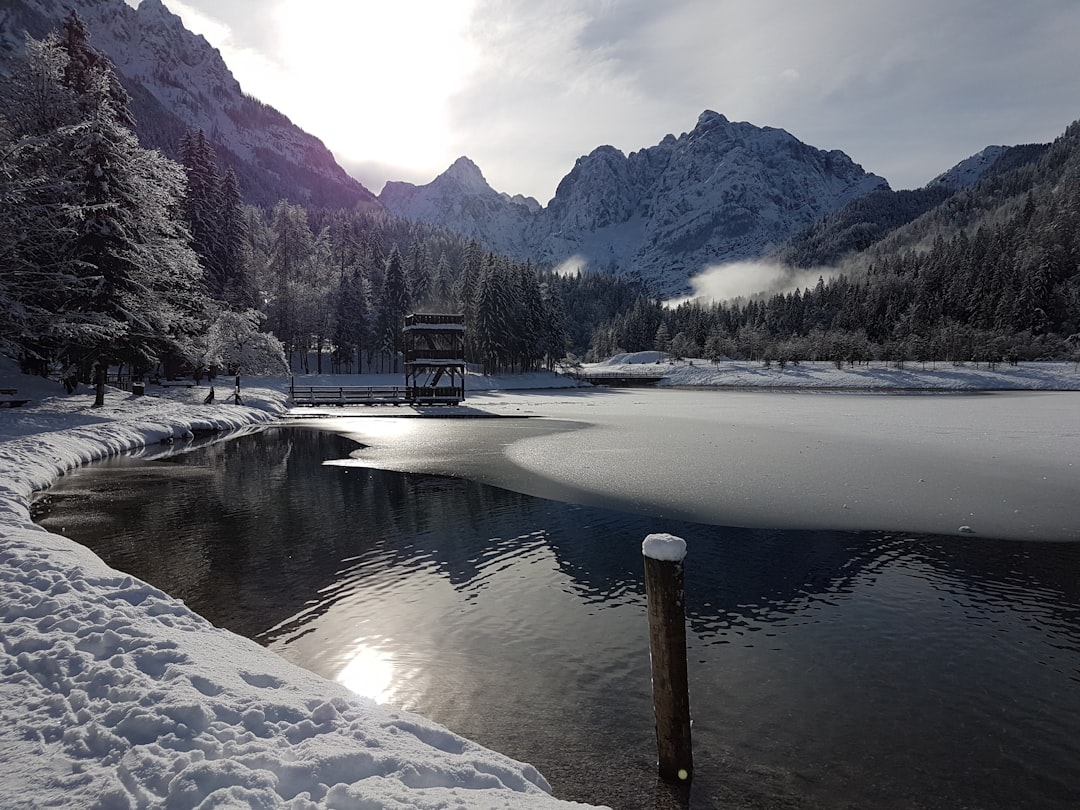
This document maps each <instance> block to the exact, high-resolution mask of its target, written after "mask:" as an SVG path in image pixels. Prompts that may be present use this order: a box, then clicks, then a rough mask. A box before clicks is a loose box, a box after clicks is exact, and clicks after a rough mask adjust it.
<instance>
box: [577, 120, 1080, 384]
mask: <svg viewBox="0 0 1080 810" xmlns="http://www.w3.org/2000/svg"><path fill="white" fill-rule="evenodd" d="M1038 151H1039V152H1040V153H1041V156H1039V157H1038V159H1037V160H1035V161H1034V162H1025V161H1023V160H1021V161H1019V162H1020V165H1019V166H1018V167H1015V168H1010V169H1009V170H1008V171H1004V172H1000V173H991V174H989V175H988V176H987V177H986V178H985V179H984V180H983V181H981V182H980V183H978V184H977V185H975V186H973V187H972V188H969V189H965V190H962V191H959V192H957V193H955V194H946V198H945V199H944V200H943V201H942V202H940V203H939V204H938V205H935V206H933V207H932V208H929V210H927V211H926V212H925V213H923V214H922V215H921V216H917V217H915V218H914V219H912V220H911V221H910V222H907V223H906V224H904V225H902V226H901V227H899V228H895V229H892V230H891V231H890V230H889V229H888V228H887V227H885V226H882V225H880V224H879V219H878V217H876V216H875V209H876V208H878V209H880V210H881V219H884V221H885V222H886V223H889V222H893V221H895V220H896V219H900V220H903V219H905V217H906V214H905V212H909V213H910V212H914V211H918V209H919V208H920V207H924V206H925V205H926V204H927V202H928V201H932V200H933V199H934V197H935V195H936V194H940V193H941V192H935V191H934V190H924V191H923V192H912V193H910V194H907V195H905V194H904V193H903V192H901V193H899V194H897V193H895V192H888V193H886V194H878V195H869V196H868V197H867V198H864V199H863V200H861V201H859V202H858V203H856V204H855V205H854V206H852V207H850V208H849V209H848V210H847V211H846V212H841V213H840V214H838V215H836V216H835V217H833V218H831V220H830V221H829V222H826V223H823V224H822V225H821V226H819V227H818V228H816V229H813V230H812V231H810V232H808V233H807V234H806V235H804V236H803V237H802V238H801V239H800V240H798V241H797V242H796V243H794V244H793V245H792V246H790V247H789V249H788V251H787V252H786V253H785V254H784V255H786V256H788V257H789V258H791V259H792V260H794V261H797V262H801V263H811V260H813V263H816V262H819V261H822V260H825V259H832V260H836V261H839V260H840V259H841V257H842V254H843V253H844V252H845V250H848V249H850V248H851V247H852V246H859V244H860V242H867V243H869V244H867V245H865V249H864V250H862V251H861V252H858V253H854V254H851V253H848V254H847V255H846V256H844V257H843V262H842V267H843V268H844V272H843V273H840V274H838V275H834V276H832V277H830V278H828V279H826V278H824V277H823V278H821V279H820V280H819V281H818V283H817V284H816V285H815V286H814V287H813V288H812V289H801V290H793V291H791V292H786V293H783V294H776V295H773V296H771V297H768V298H758V299H753V300H742V301H735V302H725V303H701V302H690V303H685V304H682V305H680V306H678V307H676V308H674V309H665V308H663V307H661V306H659V305H658V304H653V305H652V306H649V302H648V299H647V298H644V297H642V299H641V300H640V301H638V302H637V303H636V304H635V305H634V306H633V308H631V309H630V310H627V311H624V312H622V313H620V314H619V315H617V316H615V317H613V318H612V319H611V320H610V321H609V322H607V323H606V324H603V325H602V326H600V327H599V328H597V329H596V330H595V331H594V333H593V336H592V339H591V344H590V353H591V355H592V356H594V357H599V356H606V355H609V354H612V353H615V352H617V351H637V350H642V349H651V348H662V349H665V350H669V351H671V352H672V353H673V354H676V355H683V356H706V357H714V358H715V357H721V356H731V357H742V358H747V357H749V358H760V359H763V360H776V361H778V362H782V363H784V362H788V361H797V360H799V359H808V358H826V357H827V358H830V359H833V360H834V361H836V362H845V361H847V362H858V361H863V360H867V359H871V358H878V359H885V360H892V361H895V362H903V361H904V360H921V361H929V360H952V361H967V360H975V361H988V362H998V361H1002V360H1010V359H1034V358H1042V357H1063V356H1072V355H1073V354H1074V353H1075V352H1076V349H1077V341H1078V340H1080V337H1078V334H1077V333H1078V332H1080V123H1074V124H1072V125H1071V126H1070V127H1069V128H1068V129H1067V130H1066V131H1065V133H1064V134H1063V135H1062V136H1061V137H1060V138H1058V139H1057V140H1056V141H1055V142H1054V143H1053V144H1052V145H1051V146H1050V147H1049V148H1048V149H1045V150H1042V149H1039V150H1038ZM1028 154H1029V155H1030V152H1029V153H1028ZM877 231H881V232H883V233H885V235H884V236H883V237H880V238H876V239H875V236H878V234H877V233H876V232H877ZM826 234H828V235H830V239H824V238H823V235H826ZM823 272H825V271H823ZM654 325H655V330H656V331H653V332H651V333H650V330H651V329H654Z"/></svg>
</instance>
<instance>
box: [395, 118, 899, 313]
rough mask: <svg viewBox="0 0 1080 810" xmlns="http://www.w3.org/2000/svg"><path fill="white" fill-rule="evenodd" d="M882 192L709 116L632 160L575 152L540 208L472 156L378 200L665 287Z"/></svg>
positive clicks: (827, 162)
mask: <svg viewBox="0 0 1080 810" xmlns="http://www.w3.org/2000/svg"><path fill="white" fill-rule="evenodd" d="M887 188H888V183H887V182H886V181H885V180H884V179H883V178H881V177H878V176H877V175H874V174H868V173H867V172H864V171H863V169H862V167H860V166H858V165H857V164H856V163H854V162H853V161H852V160H851V158H849V157H848V156H847V155H845V154H844V153H843V152H840V151H835V150H834V151H831V152H825V151H822V150H820V149H815V148H814V147H811V146H807V145H806V144H804V143H802V142H801V141H799V140H797V139H796V138H794V137H793V136H792V135H790V134H788V133H787V132H785V131H784V130H782V129H773V128H770V127H757V126H754V125H753V124H747V123H733V122H731V121H728V119H727V118H725V117H724V116H723V115H720V114H718V113H715V112H712V111H705V112H704V113H702V114H701V116H700V117H699V118H698V121H697V125H696V126H695V127H694V128H693V129H692V130H691V131H690V132H687V133H683V134H682V135H680V136H679V137H678V138H676V137H674V136H673V135H668V136H667V137H666V138H664V139H663V140H662V141H661V142H660V143H659V144H657V145H656V146H652V147H649V148H648V149H642V150H640V151H638V152H632V153H630V154H629V155H624V154H623V153H622V152H620V151H619V150H617V149H615V148H613V147H611V146H601V147H599V148H597V149H595V150H593V151H592V152H591V153H590V154H588V155H586V156H585V157H582V158H579V159H578V161H577V163H576V164H575V166H574V168H573V169H572V170H571V171H570V173H569V174H568V175H566V177H564V178H563V180H562V182H561V183H559V186H558V189H557V190H556V192H555V197H554V198H553V199H552V200H551V202H550V203H549V204H548V206H547V207H546V208H540V207H539V206H538V205H535V204H534V202H533V201H530V200H521V199H514V198H509V197H507V196H506V195H501V194H499V193H498V192H496V191H494V190H493V189H492V188H491V187H490V186H489V185H488V184H487V183H486V182H485V180H484V178H483V175H482V174H481V173H480V170H479V169H478V168H477V167H476V166H475V165H474V164H473V163H472V162H471V161H469V160H468V159H467V158H460V159H459V160H458V161H457V162H455V163H454V165H453V166H451V167H450V168H449V169H448V170H447V171H446V172H444V173H443V174H441V175H439V176H438V177H437V178H435V179H434V180H433V181H432V182H431V183H429V184H427V185H425V186H414V185H411V184H409V183H388V184H387V186H386V188H384V189H383V191H382V193H381V194H380V195H379V200H380V201H381V202H382V203H383V204H384V205H385V206H386V207H387V208H388V209H389V210H390V211H391V212H392V213H395V214H398V215H400V216H404V217H409V218H412V219H418V220H421V221H423V222H428V223H431V224H434V225H440V226H443V227H445V228H449V229H451V230H455V231H458V232H460V233H464V234H466V235H468V236H472V237H474V238H476V239H477V240H478V241H480V242H482V243H484V244H486V245H488V246H490V247H491V248H492V249H494V250H498V251H501V252H504V253H507V254H509V255H511V256H515V257H518V258H532V259H534V260H536V261H539V262H542V263H551V264H559V263H560V262H563V261H567V260H573V261H575V263H578V264H582V265H587V266H588V267H590V268H591V269H594V270H603V271H609V272H619V273H623V274H626V275H632V276H637V277H640V278H643V279H648V280H649V282H650V283H651V285H652V286H654V287H655V288H656V289H657V291H658V292H662V293H665V294H668V293H679V292H683V291H685V290H686V289H687V288H688V279H689V277H690V276H692V275H695V274H697V273H698V272H700V271H701V270H702V269H703V268H704V267H705V266H707V265H709V264H717V263H721V262H727V261H733V260H739V259H747V258H752V257H757V256H761V255H762V254H763V253H766V252H768V251H770V250H773V249H776V248H778V247H779V246H780V245H783V244H784V243H785V242H786V241H787V240H788V239H789V238H790V237H791V236H792V235H793V234H795V233H797V232H798V231H800V230H801V229H803V228H805V227H807V226H808V225H810V224H811V223H813V222H815V221H816V220H818V219H820V218H821V217H822V216H824V215H825V214H828V213H831V212H833V211H835V210H837V209H838V208H840V207H841V206H843V205H844V204H845V203H847V202H849V201H851V200H853V199H856V198H858V197H861V196H863V195H865V194H868V193H869V192H871V191H874V190H875V189H887Z"/></svg>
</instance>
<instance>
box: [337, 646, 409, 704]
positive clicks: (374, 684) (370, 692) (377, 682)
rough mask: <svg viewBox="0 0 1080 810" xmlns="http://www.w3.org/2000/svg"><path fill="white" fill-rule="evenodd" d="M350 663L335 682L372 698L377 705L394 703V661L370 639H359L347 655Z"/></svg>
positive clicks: (347, 651)
mask: <svg viewBox="0 0 1080 810" xmlns="http://www.w3.org/2000/svg"><path fill="white" fill-rule="evenodd" d="M344 655H345V657H346V658H347V659H348V663H347V664H345V666H344V667H342V668H341V671H340V672H339V673H338V674H337V677H336V678H335V680H336V681H337V682H338V683H340V684H342V685H344V686H346V687H347V688H349V689H351V690H352V691H353V692H355V693H356V694H358V695H361V696H362V697H368V698H371V699H372V700H374V701H375V702H376V703H390V702H393V700H394V692H395V689H394V683H395V678H394V673H395V667H394V658H393V656H392V655H391V654H390V653H388V652H386V651H384V650H381V649H379V648H378V647H377V646H371V645H370V643H369V640H368V639H366V638H364V637H362V636H361V637H360V638H358V639H356V640H355V641H354V642H353V643H352V645H351V646H350V647H348V648H347V649H346V651H345V653H344Z"/></svg>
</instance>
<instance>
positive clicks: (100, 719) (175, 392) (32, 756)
mask: <svg viewBox="0 0 1080 810" xmlns="http://www.w3.org/2000/svg"><path fill="white" fill-rule="evenodd" d="M617 359H618V360H620V361H622V362H626V361H628V360H631V359H638V358H625V357H624V358H617ZM0 364H2V365H0V388H9V387H10V388H17V389H18V391H19V396H20V397H21V398H28V399H30V402H29V403H28V404H26V405H24V406H23V407H20V408H10V409H9V408H2V409H0V595H2V601H0V611H2V615H3V632H2V638H0V642H2V649H0V667H2V671H3V680H2V683H0V716H2V719H3V723H2V726H0V774H2V775H0V807H2V808H17V807H39V806H54V807H72V808H86V807H100V808H126V807H176V808H193V807H206V808H210V807H260V808H261V807H294V808H311V807H327V808H330V807H335V808H361V807H363V808H375V807H388V808H392V807H400V808H448V807H463V808H510V807H541V808H542V807H567V806H571V805H570V803H567V802H562V801H559V800H556V799H554V798H552V797H551V796H550V795H548V790H549V786H548V785H547V783H546V781H545V780H544V778H543V777H542V776H541V775H540V774H539V773H537V771H536V770H535V769H534V768H533V767H532V766H529V765H526V764H522V763H518V762H515V761H512V760H510V759H508V758H506V757H504V756H502V755H500V754H497V753H494V752H491V751H489V750H487V749H484V748H482V747H480V746H478V745H476V744H474V743H472V742H469V741H467V740H465V739H463V738H461V737H459V736H457V735H455V734H452V733H451V732H449V731H447V730H446V729H444V728H441V727H439V726H437V725H435V724H433V723H431V722H429V721H427V720H425V719H423V718H420V717H417V716H414V715H410V714H408V713H405V712H401V711H394V710H392V709H390V708H387V707H382V706H378V705H375V704H374V703H372V702H370V701H368V700H366V699H362V698H359V697H356V696H354V695H352V694H351V693H349V692H347V691H346V690H345V689H344V688H343V687H341V686H339V685H336V684H333V683H331V682H329V681H326V680H323V679H321V678H318V677H317V676H315V675H312V674H310V673H308V672H306V671H304V670H301V669H298V668H296V667H294V666H292V665H290V664H288V663H286V662H285V661H283V660H282V659H280V658H278V657H277V656H275V655H273V654H272V653H270V652H268V651H266V650H265V649H263V648H262V647H260V646H258V645H257V644H255V643H254V642H250V641H248V640H245V639H243V638H240V637H238V636H236V635H233V634H231V633H228V632H225V631H222V630H219V629H216V628H214V627H212V626H211V625H209V623H207V622H206V621H205V620H203V619H202V618H200V617H199V616H197V615H195V614H193V613H192V612H191V611H189V610H188V609H187V608H186V607H185V606H184V605H183V604H182V603H180V602H178V601H176V600H174V599H172V598H170V597H169V596H167V595H166V594H164V593H162V592H160V591H158V590H156V589H154V588H152V587H150V586H148V585H146V584H145V583H142V582H140V581H137V580H134V579H132V578H131V577H129V576H126V575H124V574H122V573H120V572H117V571H115V570H113V569H110V568H108V567H107V566H105V565H104V563H102V562H101V560H100V559H98V558H97V557H96V556H94V555H93V554H92V553H90V552H89V551H88V550H86V549H84V548H82V547H81V546H78V545H76V544H74V543H72V542H70V541H68V540H66V539H64V538H62V537H60V536H57V535H52V534H49V533H47V532H45V531H44V530H42V529H41V528H39V527H38V526H36V525H35V524H33V523H32V522H31V520H30V516H29V509H28V504H29V500H30V497H31V494H32V493H33V491H34V490H36V489H40V488H42V487H45V486H47V485H48V484H49V483H50V482H51V481H52V480H53V479H54V478H55V477H57V476H59V475H62V474H63V473H64V472H65V471H67V470H69V469H72V468H73V467H75V466H78V465H80V464H84V463H87V462H89V461H92V460H94V459H97V458H101V457H103V456H106V455H109V454H112V453H117V452H121V451H125V450H131V449H133V448H140V447H145V448H147V449H146V451H145V452H146V454H147V455H152V454H154V453H160V452H165V451H167V450H168V449H169V448H172V449H176V448H178V447H182V446H183V445H184V444H185V443H187V442H190V441H193V440H195V439H196V437H199V438H200V439H202V438H203V437H205V436H209V435H213V434H214V432H216V431H235V430H250V429H258V426H259V425H260V424H261V423H264V422H266V421H269V420H272V419H275V418H277V417H278V416H279V415H281V414H284V413H285V412H286V410H287V408H286V393H285V391H286V389H287V385H288V381H287V380H280V379H275V380H244V381H243V386H244V387H243V398H244V405H243V406H237V405H233V404H229V397H228V396H227V395H228V394H229V393H231V380H224V381H222V382H223V383H224V384H223V385H220V384H219V385H218V386H217V388H216V390H217V402H216V403H214V404H209V405H204V404H202V400H203V398H204V397H205V396H206V393H207V391H208V390H209V389H208V388H207V387H206V386H205V385H204V386H202V387H194V388H171V389H168V390H163V389H158V388H155V387H153V386H150V387H149V391H150V392H151V393H152V394H158V395H156V396H146V397H132V396H130V395H128V394H125V393H123V392H119V391H110V392H109V393H108V395H107V397H106V407H105V408H101V409H97V410H93V409H91V408H90V404H91V402H92V394H91V393H89V392H87V391H86V390H85V389H81V390H80V391H78V392H76V393H75V394H73V395H70V396H67V395H63V393H62V389H61V388H60V386H59V384H57V383H55V382H49V381H43V380H37V379H34V378H28V377H24V376H22V375H18V374H17V372H16V371H15V370H14V368H13V367H12V366H11V365H10V364H9V363H7V361H0ZM634 365H635V366H636V368H638V369H640V368H641V366H642V364H641V363H635V364H634ZM608 368H618V366H617V365H609V366H608ZM652 368H653V367H650V369H649V370H652ZM664 368H665V370H666V373H668V374H669V380H668V383H669V384H677V385H694V384H696V385H702V384H706V385H735V386H777V385H797V386H801V387H841V388H844V387H874V388H880V387H887V386H889V385H891V386H893V387H897V388H948V389H979V388H993V389H1001V388H1021V389H1034V390H1049V389H1056V390H1077V389H1078V388H1080V374H1077V372H1076V369H1075V367H1074V366H1072V365H1071V364H1045V365H1041V364H1040V365H1034V364H1032V365H1024V366H1020V367H1018V368H1008V367H1001V368H999V370H997V371H993V372H991V371H989V370H985V369H974V368H962V369H957V368H953V367H950V368H948V369H938V370H936V371H935V370H930V369H928V370H927V371H926V372H923V371H921V370H918V371H915V370H912V369H911V368H910V367H909V368H908V369H907V370H904V371H900V370H895V369H884V368H874V369H856V370H854V371H847V370H844V371H839V372H838V371H837V370H836V369H834V368H833V367H831V366H827V365H825V364H824V363H822V364H818V365H810V364H803V365H800V366H798V367H794V368H793V367H788V368H787V369H785V370H782V371H781V370H780V369H778V368H776V367H775V366H774V367H773V368H772V369H765V368H764V367H762V366H761V365H760V364H737V363H730V364H726V365H723V366H721V367H720V369H715V368H713V367H712V366H710V365H709V364H707V363H701V362H699V363H695V365H694V366H689V365H685V366H665V367H664ZM304 382H306V383H315V384H318V383H319V382H326V383H328V384H333V383H338V384H372V385H379V384H386V382H393V383H399V382H400V377H399V376H397V375H387V376H386V377H385V379H384V378H381V377H380V378H375V377H364V378H360V379H358V378H342V377H327V378H325V379H324V380H319V379H318V378H312V377H308V378H304ZM570 385H572V382H571V381H569V380H566V379H565V378H554V377H552V376H550V375H533V376H528V377H526V378H514V379H498V378H476V377H472V376H470V378H469V383H468V389H469V390H470V391H473V392H486V393H480V394H479V395H478V396H475V397H470V398H469V400H467V401H466V403H465V405H464V406H462V408H463V409H469V410H470V411H482V412H491V413H507V412H515V411H519V410H521V409H522V408H526V407H527V408H528V409H530V410H531V411H533V412H534V413H535V414H536V415H541V416H542V415H547V414H546V413H545V408H547V407H551V408H552V409H553V415H560V414H559V413H558V411H559V407H558V403H559V402H560V401H561V399H570V398H573V397H574V396H575V393H574V392H571V391H567V392H565V393H564V394H557V393H553V395H552V396H550V397H545V396H537V395H535V394H526V393H520V394H517V393H514V392H512V391H509V390H508V389H511V388H537V387H555V386H570ZM385 410H386V409H378V408H368V409H361V412H364V413H366V414H368V415H377V414H379V415H381V413H380V412H381V411H385ZM390 410H392V411H393V415H395V416H397V415H405V414H406V412H407V411H409V410H410V409H407V408H404V407H402V408H393V409H390ZM443 412H446V413H449V412H450V411H443Z"/></svg>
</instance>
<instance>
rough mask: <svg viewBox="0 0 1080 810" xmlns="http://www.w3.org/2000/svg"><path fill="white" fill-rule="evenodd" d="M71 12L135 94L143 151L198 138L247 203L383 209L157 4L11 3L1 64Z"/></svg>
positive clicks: (90, 0)
mask: <svg viewBox="0 0 1080 810" xmlns="http://www.w3.org/2000/svg"><path fill="white" fill-rule="evenodd" d="M72 10H74V11H75V12H76V13H77V14H78V15H79V17H80V18H81V19H82V20H83V22H84V23H85V24H86V26H87V28H88V30H89V31H90V35H91V39H90V43H91V45H93V46H94V47H95V48H97V49H98V50H101V51H103V52H104V53H105V54H107V55H108V56H109V58H110V60H111V61H112V62H113V64H114V65H115V66H116V70H117V73H118V74H119V76H120V79H121V81H122V82H123V84H124V86H125V87H126V88H127V89H128V92H130V93H131V95H132V100H133V105H132V106H133V110H134V112H135V116H136V120H137V130H138V134H139V137H140V140H141V141H142V142H143V143H144V144H146V145H148V146H152V147H158V148H160V149H161V150H162V151H163V152H165V153H166V154H168V155H170V156H175V155H176V152H177V147H178V145H179V140H180V138H181V137H182V136H183V134H184V132H185V131H187V130H192V131H194V130H198V129H202V130H204V131H205V132H206V134H207V137H208V138H209V139H210V142H211V143H212V144H213V146H214V148H215V149H216V150H217V151H218V155H219V157H220V158H221V159H222V160H223V161H225V162H226V163H228V164H229V165H231V166H232V167H233V168H234V169H235V170H236V172H237V175H238V177H239V178H240V182H241V190H242V193H243V194H244V196H245V198H246V199H248V200H249V201H252V202H260V203H264V204H272V203H274V202H276V201H277V200H278V199H281V198H288V199H291V200H293V201H294V202H311V203H314V204H320V205H343V206H350V207H351V206H353V205H356V204H358V203H359V204H367V205H370V206H373V207H379V206H378V203H377V202H376V200H375V198H374V196H373V195H372V194H371V192H369V191H368V190H367V189H365V188H364V187H363V186H362V185H361V184H360V183H358V182H357V181H356V180H355V179H353V178H352V177H350V176H349V175H348V174H346V172H345V170H344V169H342V168H341V167H340V166H339V165H338V164H337V162H336V161H335V160H334V157H333V155H332V154H331V153H330V151H329V150H328V149H327V148H326V147H325V146H324V145H323V143H322V142H321V141H320V140H319V139H318V138H316V137H314V136H312V135H309V134H308V133H306V132H304V131H303V130H301V129H299V128H298V127H296V126H295V125H293V124H292V123H291V122H290V121H289V119H288V118H286V117H285V116H284V115H282V114H281V113H280V112H278V111H277V110H275V109H273V108H272V107H269V106H267V105H265V104H263V103H261V102H259V101H257V100H256V99H253V98H251V97H248V96H245V95H244V93H243V91H242V90H241V87H240V85H239V83H238V82H237V81H236V79H235V78H234V77H233V75H232V73H231V72H230V71H229V68H228V66H227V65H226V64H225V62H224V60H223V59H222V57H221V54H220V53H219V52H218V51H217V49H215V48H213V47H211V46H210V44H209V43H208V42H207V41H206V40H205V39H204V38H203V37H201V36H198V35H196V34H193V33H191V32H190V31H188V30H187V29H186V28H185V27H184V25H183V23H182V22H181V20H180V18H179V17H178V16H176V15H175V14H173V13H172V12H170V11H169V10H168V9H167V8H166V7H165V6H164V5H163V4H162V3H161V0H142V2H141V3H140V4H139V7H138V8H137V9H134V8H132V7H131V6H129V5H127V4H126V3H125V2H124V0H10V2H7V3H5V4H4V10H3V11H0V64H2V63H3V62H5V61H7V60H10V59H11V58H13V57H14V56H15V55H17V54H18V53H19V52H20V51H21V49H22V44H23V36H24V32H29V33H30V34H31V35H32V36H35V37H42V36H44V35H45V34H47V33H48V32H50V31H51V30H55V29H56V28H58V27H59V25H60V24H61V22H62V21H63V19H64V18H65V17H66V16H67V15H68V14H69V13H70V12H71V11H72Z"/></svg>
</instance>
